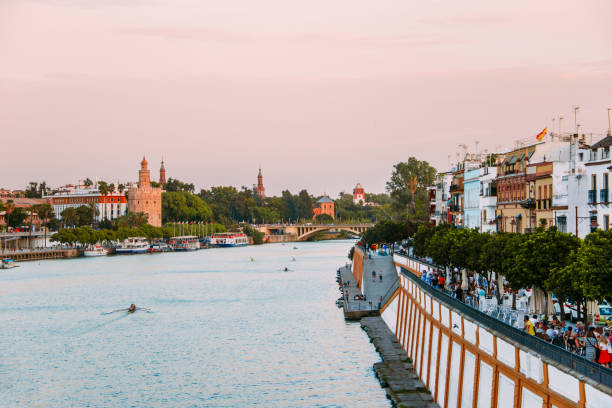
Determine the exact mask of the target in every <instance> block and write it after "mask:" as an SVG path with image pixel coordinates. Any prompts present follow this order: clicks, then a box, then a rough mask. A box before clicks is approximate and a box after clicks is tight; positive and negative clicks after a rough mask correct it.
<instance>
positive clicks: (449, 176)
mask: <svg viewBox="0 0 612 408" xmlns="http://www.w3.org/2000/svg"><path fill="white" fill-rule="evenodd" d="M452 180H453V172H452V171H448V172H446V173H438V175H437V176H436V198H435V205H436V208H435V211H434V212H433V214H432V215H431V216H430V221H431V223H432V224H433V222H435V225H440V224H442V223H444V222H448V201H449V200H450V185H451V182H452Z"/></svg>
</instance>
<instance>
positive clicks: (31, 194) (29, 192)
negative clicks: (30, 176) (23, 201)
mask: <svg viewBox="0 0 612 408" xmlns="http://www.w3.org/2000/svg"><path fill="white" fill-rule="evenodd" d="M28 184H29V185H28V187H27V188H26V190H25V196H26V198H41V197H42V195H41V191H40V190H39V188H38V183H37V182H35V181H30V182H29V183H28Z"/></svg>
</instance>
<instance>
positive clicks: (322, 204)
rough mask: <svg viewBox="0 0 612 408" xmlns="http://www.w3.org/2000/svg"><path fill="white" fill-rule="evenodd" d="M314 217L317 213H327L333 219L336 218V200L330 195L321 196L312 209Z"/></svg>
mask: <svg viewBox="0 0 612 408" xmlns="http://www.w3.org/2000/svg"><path fill="white" fill-rule="evenodd" d="M312 214H313V218H316V217H317V215H321V214H327V215H329V216H330V217H332V218H333V219H335V218H336V214H335V207H334V201H333V200H332V199H330V198H329V197H328V196H323V197H321V198H320V199H319V200H318V201H317V202H316V203H315V205H314V207H313V209H312Z"/></svg>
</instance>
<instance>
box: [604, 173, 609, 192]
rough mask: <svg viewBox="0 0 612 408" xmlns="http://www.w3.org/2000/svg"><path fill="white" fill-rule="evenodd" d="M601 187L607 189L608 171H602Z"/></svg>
mask: <svg viewBox="0 0 612 408" xmlns="http://www.w3.org/2000/svg"><path fill="white" fill-rule="evenodd" d="M603 188H604V190H607V189H608V173H604V175H603Z"/></svg>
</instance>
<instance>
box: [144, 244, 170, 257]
mask: <svg viewBox="0 0 612 408" xmlns="http://www.w3.org/2000/svg"><path fill="white" fill-rule="evenodd" d="M170 251H172V248H171V247H170V246H169V245H168V244H166V243H165V242H153V243H152V244H151V246H150V247H149V251H148V252H149V253H150V254H155V253H158V252H170Z"/></svg>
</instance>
